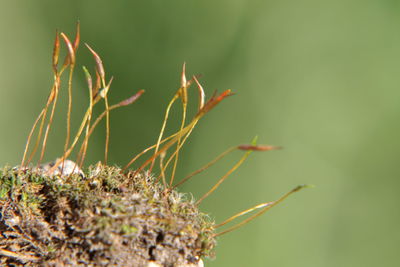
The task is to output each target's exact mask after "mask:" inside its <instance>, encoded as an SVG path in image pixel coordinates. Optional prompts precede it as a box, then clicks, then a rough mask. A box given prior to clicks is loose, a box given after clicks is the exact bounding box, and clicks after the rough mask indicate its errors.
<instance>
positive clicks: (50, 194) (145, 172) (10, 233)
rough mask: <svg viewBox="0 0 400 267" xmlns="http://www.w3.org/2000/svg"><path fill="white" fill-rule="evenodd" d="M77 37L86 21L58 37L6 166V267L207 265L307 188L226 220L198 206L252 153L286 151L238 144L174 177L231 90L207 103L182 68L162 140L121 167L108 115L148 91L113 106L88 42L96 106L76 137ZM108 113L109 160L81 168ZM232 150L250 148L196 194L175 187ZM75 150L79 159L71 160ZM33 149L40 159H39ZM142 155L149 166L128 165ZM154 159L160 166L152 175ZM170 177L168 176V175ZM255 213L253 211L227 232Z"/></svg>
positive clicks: (0, 219)
mask: <svg viewBox="0 0 400 267" xmlns="http://www.w3.org/2000/svg"><path fill="white" fill-rule="evenodd" d="M61 43H63V44H64V45H65V46H66V50H67V54H66V56H65V59H64V61H63V63H61V64H59V53H60V47H61ZM79 43H80V33H79V24H78V25H77V31H76V35H75V39H74V41H73V42H71V41H70V39H69V38H68V36H67V35H66V34H64V33H58V32H57V33H56V37H55V42H54V50H53V55H52V69H53V74H54V82H53V85H52V87H51V90H50V94H49V96H48V99H47V101H46V104H45V106H44V107H43V109H42V110H41V112H40V114H39V116H38V117H37V119H36V121H35V122H34V124H33V127H32V130H31V131H30V133H29V135H28V138H27V143H26V147H25V150H24V153H23V157H22V162H21V164H20V165H19V166H17V167H13V168H12V167H4V168H2V169H1V170H0V265H1V266H139V267H141V266H148V267H150V266H203V261H202V258H204V257H213V256H214V254H213V249H214V247H215V245H216V238H217V237H218V236H221V235H223V234H225V233H228V232H230V231H232V230H235V229H237V228H239V227H240V226H242V225H244V224H246V223H248V222H249V221H251V220H253V219H254V218H256V217H258V216H260V215H261V214H263V213H265V212H266V211H268V210H269V209H271V208H272V207H274V206H275V205H277V204H278V203H280V202H281V201H283V200H284V199H285V198H287V197H288V196H289V195H290V194H292V193H294V192H296V191H298V190H300V189H302V188H303V187H304V186H298V187H296V188H294V189H293V190H291V191H290V192H288V193H286V194H284V195H283V196H282V197H281V198H279V199H278V200H275V201H271V202H266V203H261V204H258V205H256V206H254V207H251V208H249V209H247V210H244V211H242V212H239V213H237V214H236V215H234V216H232V217H230V218H228V219H226V220H225V221H223V222H221V223H219V224H216V223H215V222H214V221H213V219H211V218H210V216H209V215H208V214H205V213H203V212H201V211H200V210H199V206H200V204H201V203H202V201H203V200H204V199H205V198H207V197H208V196H209V195H210V194H212V193H213V192H214V191H215V190H216V189H217V188H218V187H219V186H220V185H221V184H222V183H223V182H224V181H225V180H226V179H227V178H228V177H229V175H230V174H231V173H232V172H234V171H235V170H236V169H237V168H238V167H239V166H240V165H241V164H242V163H243V162H244V161H245V159H246V158H247V157H248V156H249V155H250V154H251V153H252V152H253V151H269V150H274V149H278V148H279V147H275V146H266V145H257V144H256V142H255V141H253V142H252V143H251V144H248V145H239V146H234V147H232V148H229V149H228V150H227V151H225V152H223V153H222V154H220V155H219V156H218V157H216V158H215V159H214V160H212V161H211V162H209V163H208V164H206V165H205V166H203V167H202V168H200V169H199V170H197V171H195V172H193V173H191V174H189V175H188V176H186V177H185V178H183V179H180V180H179V181H176V179H175V174H176V167H177V163H178V158H179V153H180V150H181V148H182V146H183V145H184V144H185V142H186V141H187V139H188V137H189V136H190V134H191V133H192V131H193V129H194V128H195V126H196V125H197V123H198V122H199V121H200V119H201V118H202V117H203V116H205V115H206V114H208V113H209V112H210V111H211V110H212V109H214V108H215V107H216V106H217V105H218V104H219V103H220V102H222V101H223V100H225V99H226V98H227V97H229V96H231V95H232V93H231V91H230V90H226V91H224V92H222V93H220V94H217V93H214V94H213V95H212V97H211V98H209V99H208V100H206V96H205V92H204V89H203V87H202V86H201V85H200V82H199V81H198V77H196V76H193V77H192V78H191V79H189V80H187V78H186V74H185V73H186V71H185V64H184V65H183V70H182V73H181V79H180V88H179V89H178V90H177V91H176V93H175V94H174V96H173V98H172V100H171V101H170V102H169V104H168V106H167V109H166V112H165V117H164V122H163V124H162V127H161V131H160V134H159V136H158V139H157V141H156V143H155V144H154V145H152V146H150V147H148V148H146V149H145V150H143V151H142V152H141V153H139V154H138V155H136V156H134V157H133V158H132V159H131V160H130V161H129V162H128V163H127V164H126V165H125V166H124V167H123V168H118V167H112V166H108V165H107V154H108V146H109V134H110V123H109V122H110V112H111V111H112V110H114V109H117V108H120V107H124V106H128V105H130V104H132V103H134V102H135V101H137V100H138V99H139V98H140V97H141V96H142V94H143V93H144V91H143V90H140V91H138V92H136V93H135V94H134V95H132V96H131V97H130V98H128V99H125V100H123V101H121V102H119V103H117V104H113V105H111V104H109V101H108V97H107V96H108V93H109V92H110V88H111V83H112V80H113V78H112V77H111V78H110V79H107V77H106V72H105V69H104V66H103V62H102V59H101V57H100V56H99V55H98V54H97V53H96V52H95V50H94V49H92V48H91V47H90V46H89V45H88V44H85V45H86V47H87V48H88V50H89V52H90V53H91V54H92V56H93V58H94V62H95V72H94V74H95V75H94V76H92V74H91V73H90V72H89V70H88V69H87V68H85V67H83V71H84V73H85V75H86V80H87V86H88V91H89V106H88V108H87V109H86V112H85V114H84V116H83V119H82V122H81V124H80V126H79V128H78V130H77V132H76V134H75V135H71V110H72V79H73V73H74V69H75V67H76V65H75V62H76V60H75V58H76V53H77V50H78V47H79ZM67 72H69V73H68V78H67V79H68V83H67V88H66V90H67V91H68V108H67V110H68V111H67V127H66V129H67V130H66V139H65V143H64V150H63V151H62V154H61V156H60V157H59V158H58V159H56V160H54V161H53V162H51V163H46V164H42V159H43V157H44V154H45V151H46V145H47V139H48V136H49V134H50V131H51V126H52V122H53V117H54V113H55V110H56V107H57V101H58V97H59V91H60V90H61V89H64V88H62V86H61V80H62V78H63V77H64V74H65V73H67ZM193 84H194V85H195V86H196V87H197V91H198V106H197V112H196V114H195V116H194V117H193V118H192V119H191V120H190V121H187V118H186V114H187V105H188V88H189V87H190V86H191V85H193ZM178 100H180V102H181V105H182V110H183V113H182V122H181V125H180V127H179V129H178V130H177V131H176V132H175V133H174V134H172V135H170V136H167V137H165V136H164V130H165V129H166V125H167V121H168V117H169V113H170V110H171V108H172V106H173V104H174V103H175V102H177V101H178ZM99 102H104V111H103V112H102V113H101V114H100V115H98V116H97V117H94V113H93V108H94V107H95V106H96V105H97V104H98V103H99ZM103 119H105V120H106V123H105V124H106V141H105V148H104V151H105V152H104V160H103V162H101V163H100V162H99V163H97V164H95V165H92V166H89V167H88V168H87V169H85V170H84V168H83V167H82V166H83V164H84V160H85V156H86V151H87V149H88V144H89V140H90V136H91V135H92V133H93V131H94V130H95V129H96V126H97V125H98V124H99V122H100V121H102V120H103ZM33 136H35V137H36V138H33ZM78 144H79V145H80V146H79V147H78ZM235 150H239V151H243V153H244V155H243V156H242V157H241V159H240V160H239V161H238V162H237V163H236V164H235V165H234V166H233V167H232V168H231V169H230V170H228V171H227V172H226V174H225V175H223V176H222V177H221V178H220V179H219V180H218V181H217V182H216V184H215V185H214V186H213V187H212V188H211V189H210V190H209V191H208V192H206V193H205V194H204V195H203V196H202V197H200V198H199V199H198V200H194V199H193V198H192V197H189V196H188V195H187V194H184V193H179V192H178V191H177V187H178V186H180V185H181V184H183V183H185V182H187V181H188V180H189V179H191V178H192V177H193V176H195V175H197V174H199V173H200V172H203V171H204V170H206V169H207V168H209V167H210V166H212V165H213V164H215V163H216V162H217V161H219V160H220V159H221V158H223V157H224V156H226V155H227V154H229V153H231V152H233V151H235ZM73 151H75V153H77V158H76V159H75V160H74V161H71V160H69V157H70V155H71V153H72V152H73ZM35 155H37V158H38V160H37V162H36V163H35V164H33V163H32V162H33V159H34V158H35ZM145 156H147V158H145ZM139 158H141V159H142V162H143V163H142V164H141V165H139V166H136V167H135V168H131V166H134V165H133V164H134V163H135V162H136V161H137V160H138V159H139ZM156 165H157V171H154V170H155V169H156V168H155V166H156ZM166 173H170V175H168V177H167V174H166ZM248 213H252V215H250V216H248V217H247V218H246V219H245V220H242V221H241V222H239V223H237V224H235V225H233V226H231V227H228V228H225V229H224V227H226V226H225V225H227V224H228V223H231V222H232V221H234V220H236V219H237V218H239V217H241V216H243V215H245V214H248ZM221 228H222V229H223V230H220V229H221Z"/></svg>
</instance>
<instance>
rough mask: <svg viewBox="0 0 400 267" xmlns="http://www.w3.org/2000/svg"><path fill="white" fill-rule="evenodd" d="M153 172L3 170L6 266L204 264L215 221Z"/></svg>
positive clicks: (1, 254)
mask: <svg viewBox="0 0 400 267" xmlns="http://www.w3.org/2000/svg"><path fill="white" fill-rule="evenodd" d="M156 180H157V179H155V178H154V177H153V176H152V175H151V174H149V173H148V172H143V173H139V174H136V173H135V172H133V171H132V172H129V173H126V174H123V173H122V172H121V169H119V168H118V167H110V166H104V165H101V164H97V165H94V166H91V167H89V168H88V170H87V171H86V172H85V174H84V175H80V174H73V175H70V176H69V177H68V176H60V175H53V176H47V175H44V173H43V172H40V171H38V170H33V169H29V168H28V169H24V170H20V169H18V168H11V167H5V168H3V169H1V170H0V265H2V266H3V265H5V266H138V267H141V266H168V267H169V266H171V267H172V266H200V264H202V262H201V258H203V257H212V256H213V255H212V253H213V248H214V246H215V243H216V242H215V239H214V237H213V235H214V228H213V226H214V222H213V221H212V220H211V219H210V218H209V217H208V215H206V214H204V213H201V212H200V211H199V210H198V208H197V207H196V206H195V205H194V201H193V199H192V198H190V197H189V196H188V195H186V194H183V193H179V192H177V191H167V190H165V188H164V187H163V186H162V184H161V183H159V182H158V181H156Z"/></svg>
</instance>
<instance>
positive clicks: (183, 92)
mask: <svg viewBox="0 0 400 267" xmlns="http://www.w3.org/2000/svg"><path fill="white" fill-rule="evenodd" d="M185 72H186V64H185V63H183V67H182V75H181V88H180V90H181V93H180V98H181V100H182V122H181V127H180V129H179V133H178V135H179V138H178V142H177V144H176V150H175V154H176V155H175V161H174V166H173V168H172V173H171V179H170V181H169V187H170V188H171V187H172V184H173V182H174V179H175V172H176V167H177V164H178V160H179V150H180V149H181V147H182V146H181V139H182V135H181V134H180V133H181V132H182V129H183V127H184V126H185V122H186V112H187V103H188V95H187V88H188V86H190V82H189V83H188V82H187V80H186V73H185ZM161 172H162V173H163V172H164V169H162V170H161Z"/></svg>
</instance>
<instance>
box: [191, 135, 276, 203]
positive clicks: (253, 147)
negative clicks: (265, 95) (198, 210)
mask: <svg viewBox="0 0 400 267" xmlns="http://www.w3.org/2000/svg"><path fill="white" fill-rule="evenodd" d="M256 139H257V138H255V139H254V140H253V142H252V144H251V145H241V146H238V147H237V148H238V149H240V150H244V151H246V153H245V154H244V155H243V156H242V158H241V159H240V160H239V161H238V162H237V163H236V164H235V165H233V167H232V168H231V169H230V170H229V171H228V172H226V173H225V174H224V175H223V176H222V177H221V178H220V179H219V180H218V181H217V183H216V184H215V185H214V186H213V187H212V188H211V189H210V190H209V191H208V192H207V193H205V194H204V195H203V196H202V197H200V198H199V200H197V201H196V205H197V206H198V205H200V203H201V202H202V201H203V200H204V199H206V198H207V197H208V196H209V195H211V194H212V193H213V192H214V191H215V190H216V189H217V188H218V187H219V186H220V185H221V184H222V183H223V182H224V181H225V180H226V179H227V178H228V177H229V176H230V175H231V174H232V173H233V172H234V171H235V170H236V169H237V168H239V166H240V165H242V164H243V162H244V161H245V160H246V159H247V157H248V156H249V155H250V154H251V152H253V151H269V150H276V149H280V147H275V146H264V145H255V142H256Z"/></svg>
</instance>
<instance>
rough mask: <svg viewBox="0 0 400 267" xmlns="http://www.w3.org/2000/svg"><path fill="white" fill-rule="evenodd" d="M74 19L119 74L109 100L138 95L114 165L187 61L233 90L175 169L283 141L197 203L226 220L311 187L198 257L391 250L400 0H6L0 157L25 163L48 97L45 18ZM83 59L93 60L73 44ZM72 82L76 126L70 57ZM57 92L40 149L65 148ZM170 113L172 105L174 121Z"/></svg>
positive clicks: (147, 140) (329, 259)
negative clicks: (244, 146) (255, 142)
mask: <svg viewBox="0 0 400 267" xmlns="http://www.w3.org/2000/svg"><path fill="white" fill-rule="evenodd" d="M78 19H79V20H80V22H81V25H82V28H81V30H82V40H83V41H84V42H87V43H89V44H91V45H92V47H93V48H94V49H95V50H96V51H98V52H99V54H100V55H101V56H102V58H103V61H104V64H105V66H106V71H107V74H108V77H110V76H111V75H113V76H114V78H115V79H114V83H113V87H112V89H111V92H110V94H109V96H110V102H112V103H115V102H118V101H119V100H121V99H124V98H126V97H128V96H130V95H131V94H133V93H134V92H136V91H137V90H138V89H142V88H143V89H146V93H145V95H144V96H143V97H142V99H140V101H138V102H137V103H136V104H134V105H132V106H129V107H126V108H123V109H121V110H117V111H115V112H113V113H112V114H111V127H112V131H111V149H110V163H112V164H118V165H123V164H125V163H127V162H128V160H129V159H130V158H131V157H132V156H133V155H134V154H135V153H137V152H139V151H141V150H142V149H144V148H145V147H147V146H149V145H151V144H153V143H154V142H155V141H156V139H157V135H158V131H159V128H160V126H161V122H162V117H163V112H164V109H165V107H166V105H167V102H168V101H169V99H170V98H171V97H172V95H173V94H174V92H175V90H176V88H177V87H178V85H179V74H180V71H181V66H182V63H183V62H184V61H186V62H187V74H188V75H193V74H202V78H201V81H202V83H203V85H204V87H205V88H206V91H207V92H208V94H209V95H211V93H212V92H213V91H214V90H215V89H219V90H224V89H228V88H230V89H232V90H233V91H234V92H236V95H235V96H233V97H231V98H229V99H227V100H226V101H225V102H224V103H223V104H221V105H220V106H219V107H217V108H216V109H215V110H213V111H212V112H211V113H210V114H209V115H208V116H206V117H205V118H204V120H203V121H201V123H200V124H199V126H198V127H197V129H196V130H195V132H194V133H193V135H192V137H191V138H190V141H189V143H188V144H187V145H186V146H185V149H184V151H183V155H182V157H181V162H180V163H181V164H180V165H179V170H178V177H182V176H184V175H185V174H187V173H189V172H191V171H193V170H195V169H197V168H199V167H200V166H202V165H203V164H205V163H206V162H208V161H209V160H211V159H212V158H214V157H215V156H216V155H218V154H219V153H221V152H222V151H224V150H225V149H226V148H228V147H230V146H232V145H235V144H240V143H247V142H249V141H250V140H251V139H252V138H253V136H254V135H258V136H259V143H265V144H274V145H282V146H283V147H284V150H281V151H274V152H267V153H253V154H252V155H251V156H250V158H249V160H248V161H247V162H246V163H245V164H243V166H242V167H241V168H240V169H239V170H238V171H237V172H235V173H234V174H233V175H232V176H231V177H230V178H229V179H228V180H227V181H226V182H225V183H224V184H223V186H222V187H221V188H219V189H218V190H217V191H216V192H215V193H214V194H213V195H212V196H210V197H209V198H208V199H206V200H205V201H204V202H203V204H202V208H203V209H204V210H205V211H207V212H209V213H211V215H212V216H213V217H214V218H215V220H216V221H217V222H221V221H222V220H224V219H226V218H227V217H229V216H230V215H232V214H234V213H236V212H238V211H240V210H243V209H245V208H247V207H250V206H252V205H255V204H256V203H260V202H264V201H270V200H274V199H276V198H277V197H279V196H280V195H281V194H282V193H284V192H286V191H288V190H290V189H291V188H293V187H294V186H296V185H298V184H303V183H306V184H313V185H316V187H315V188H313V189H308V190H305V191H303V192H301V193H298V194H296V195H293V196H292V197H291V198H290V199H288V200H287V201H285V202H284V203H283V204H281V205H279V206H278V207H276V208H274V209H273V210H271V211H270V212H268V213H267V214H265V215H264V216H262V217H260V218H258V219H257V220H256V221H253V222H252V223H250V224H249V225H246V226H245V227H243V228H241V229H240V230H237V231H235V232H232V233H230V234H227V235H225V236H222V237H221V238H220V239H219V240H218V243H219V246H218V247H217V249H216V255H217V257H216V259H215V260H206V266H282V267H284V266H287V267H288V266H297V267H300V266H307V267H311V266H335V267H336V266H396V265H397V264H398V262H399V260H398V251H399V244H400V231H399V227H398V226H399V219H400V213H399V203H400V195H399V193H398V189H399V186H400V181H399V178H400V176H399V164H398V159H399V154H400V152H399V148H400V141H399V136H400V135H399V130H400V126H399V119H400V75H399V73H400V30H399V29H400V2H399V1H394V0H379V1H374V0H337V1H320V0H299V1H285V0H284V1H269V0H265V1H251V0H220V1H209V0H202V1H195V0H180V1H178V0H170V1H163V0H147V1H122V0H120V1H106V0H86V1H79V0H69V1H58V0H57V1H56V0H43V1H5V0H2V1H1V8H0V33H1V35H0V36H1V37H0V40H1V42H0V164H1V165H4V164H10V165H17V164H18V163H19V162H20V159H21V156H22V152H23V147H24V144H25V140H26V136H27V134H28V132H29V129H30V127H31V125H32V123H33V121H34V119H35V117H36V116H37V114H38V113H39V111H40V109H41V107H42V105H43V104H44V102H45V100H46V97H47V95H48V92H49V88H50V85H51V82H52V73H51V67H50V62H51V50H52V42H53V38H54V33H55V29H60V30H62V31H64V32H66V33H67V34H69V35H70V36H71V38H72V37H73V35H74V27H75V22H76V21H77V20H78ZM82 64H85V65H87V66H88V67H90V68H91V69H93V62H92V60H91V57H90V55H89V53H88V52H87V50H86V49H85V48H83V47H82V46H81V48H80V50H79V60H78V65H82ZM74 85H75V89H74V113H73V115H74V116H73V121H74V124H73V127H77V125H78V122H79V118H80V116H81V115H82V112H83V110H84V109H85V107H86V105H87V103H88V101H87V97H88V94H87V90H86V87H85V81H84V78H83V74H82V71H81V70H80V67H78V70H77V71H76V80H75V83H74ZM64 88H65V87H64ZM64 92H65V90H64ZM192 93H193V94H195V91H194V89H192ZM63 96H64V97H65V93H64V94H63ZM191 101H192V104H193V105H192V108H194V107H195V106H196V102H195V98H194V97H193V98H191ZM65 103H66V98H64V100H63V101H62V103H61V105H60V107H59V109H58V112H57V121H56V122H55V126H54V129H55V130H54V132H53V134H52V135H51V138H50V140H49V142H50V143H49V144H50V145H49V149H48V151H47V154H46V160H52V159H54V158H55V157H57V156H59V155H60V153H61V151H62V146H63V145H62V144H63V140H64V136H65V116H64V115H65ZM193 112H194V111H193V110H192V113H191V114H193ZM179 114H180V108H179V107H178V106H177V107H176V108H175V109H174V112H173V113H172V116H171V124H170V128H169V132H172V131H173V129H174V127H177V126H178V125H179V119H180V117H179V116H180V115H179ZM74 129H76V128H74ZM103 129H104V125H102V126H100V127H99V128H98V130H97V132H96V133H95V135H94V137H93V138H92V140H91V144H90V151H89V155H88V160H87V162H88V163H94V162H96V161H98V160H101V159H102V158H103V144H104V136H105V135H104V131H103ZM240 156H241V154H240V152H236V153H233V154H232V155H231V156H230V157H227V158H226V159H224V160H223V161H221V162H220V163H219V164H217V165H216V166H215V167H213V168H211V169H210V170H208V171H207V172H205V173H204V175H200V176H199V177H196V178H195V179H193V180H192V181H191V182H189V183H187V184H186V185H185V186H183V187H182V188H181V190H182V191H184V192H191V193H192V194H193V195H194V196H195V197H200V196H201V195H202V194H203V193H204V192H206V191H207V190H208V189H209V188H210V187H211V186H212V185H213V183H215V181H216V180H217V179H218V178H219V177H220V176H221V175H222V174H224V173H225V171H226V170H227V169H228V168H229V167H230V166H232V165H233V164H234V163H235V162H236V161H237V160H238V159H239V158H240ZM396 262H397V264H396Z"/></svg>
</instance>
